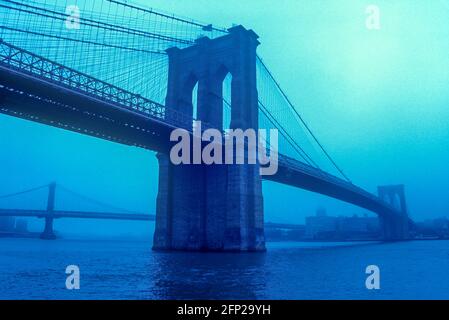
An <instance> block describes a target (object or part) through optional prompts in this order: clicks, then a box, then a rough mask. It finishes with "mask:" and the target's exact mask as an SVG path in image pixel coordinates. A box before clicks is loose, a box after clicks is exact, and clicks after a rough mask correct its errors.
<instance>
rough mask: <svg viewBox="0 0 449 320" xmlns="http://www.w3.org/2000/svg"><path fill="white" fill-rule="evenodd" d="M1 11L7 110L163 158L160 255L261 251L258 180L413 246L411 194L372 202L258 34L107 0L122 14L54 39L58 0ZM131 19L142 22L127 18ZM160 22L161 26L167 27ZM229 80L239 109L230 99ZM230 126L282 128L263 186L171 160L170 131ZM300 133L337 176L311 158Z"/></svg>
mask: <svg viewBox="0 0 449 320" xmlns="http://www.w3.org/2000/svg"><path fill="white" fill-rule="evenodd" d="M99 1H100V2H101V1H104V0H99ZM0 2H8V5H3V6H1V11H0V15H4V16H5V17H9V19H8V20H5V21H7V22H6V23H5V25H4V26H2V27H1V28H0V32H1V33H0V36H1V40H0V112H1V113H3V114H6V115H9V116H13V117H18V118H22V119H26V120H30V121H34V122H39V123H42V124H45V125H49V126H53V127H58V128H62V129H64V130H70V131H74V132H77V133H80V134H84V135H89V136H93V137H96V138H100V139H105V140H110V141H113V142H116V143H120V144H125V145H129V146H135V147H140V148H145V149H148V150H153V151H156V152H157V153H158V155H157V157H158V160H159V192H158V197H157V210H156V211H157V212H156V231H155V235H154V248H155V249H164V250H166V249H174V250H224V251H228V250H229V251H236V250H237V251H258V250H264V249H265V238H264V215H263V213H264V210H263V207H264V206H263V194H262V187H261V185H262V179H266V180H270V181H273V182H276V183H281V184H285V185H290V186H293V187H298V188H301V189H304V190H308V191H312V192H316V193H320V194H323V195H326V196H330V197H333V198H335V199H338V200H342V201H345V202H348V203H351V204H354V205H356V206H359V207H362V208H364V209H367V210H370V211H372V212H375V213H376V214H378V215H379V217H380V218H381V222H382V227H383V233H384V238H385V239H386V240H403V239H406V238H407V237H408V216H407V208H406V203H405V195H404V190H403V187H402V186H386V187H380V188H379V189H378V195H374V194H372V193H370V192H368V191H366V190H364V189H363V188H360V187H358V186H357V185H355V184H353V183H352V182H351V181H350V180H349V179H348V177H347V176H346V175H345V174H344V172H343V171H342V170H341V168H340V167H339V166H337V164H336V162H335V161H334V159H332V158H331V157H330V155H329V153H328V152H326V150H325V149H324V147H323V145H322V144H321V143H320V142H319V141H318V139H317V138H316V135H315V134H314V133H313V132H312V131H311V130H310V127H309V126H308V125H307V124H306V123H305V121H304V119H303V118H302V117H301V115H300V114H299V113H298V110H297V108H295V106H293V104H292V103H291V101H290V100H289V99H288V97H287V95H286V94H285V92H284V91H283V90H282V89H281V87H280V86H279V84H278V82H277V81H276V80H275V78H274V76H273V74H272V73H271V72H270V71H269V70H268V68H267V67H266V65H265V64H264V62H263V61H262V60H261V59H260V57H259V56H258V55H257V47H258V46H259V45H260V42H259V37H258V35H257V34H256V33H255V32H254V31H252V30H249V29H246V28H244V27H243V26H235V27H232V28H230V29H222V28H215V27H213V26H211V25H207V24H200V23H196V22H192V21H189V20H185V19H181V18H176V17H174V16H167V15H164V14H161V13H158V12H156V11H154V10H149V9H147V8H144V7H138V6H133V5H130V4H128V3H126V2H122V1H104V2H105V3H104V4H105V5H106V6H111V7H114V8H119V9H120V10H122V11H123V12H124V13H123V16H117V14H114V15H111V16H107V15H106V14H104V12H103V13H101V14H100V13H98V12H96V11H95V10H96V9H95V7H93V8H92V12H90V13H89V14H88V15H87V16H85V17H81V19H80V21H79V24H80V28H81V30H84V31H83V32H82V33H76V32H70V31H68V30H65V29H64V27H63V25H61V28H60V29H57V30H59V31H57V32H56V33H55V32H52V33H51V34H50V33H49V31H48V24H49V23H51V24H52V25H54V24H57V25H60V24H63V22H64V21H65V19H64V18H65V13H64V11H63V9H64V8H63V7H61V8H59V7H58V6H57V4H58V1H55V2H56V5H55V6H54V7H53V6H52V7H51V9H50V7H49V6H48V5H47V2H42V3H41V4H40V5H39V4H33V5H30V4H27V3H26V1H15V2H11V1H0ZM37 2H38V3H39V1H37ZM94 2H95V1H94ZM97 2H98V1H97ZM109 12H114V11H109ZM115 12H117V11H115ZM120 12H121V11H120ZM128 15H129V16H133V15H135V19H128V20H127V19H125V17H127V16H128ZM133 17H134V16H133ZM61 19H62V20H63V21H62V22H61ZM2 21H3V19H2ZM30 21H31V22H30ZM154 21H164V22H165V27H164V28H163V29H160V28H161V27H158V24H155V23H154ZM149 28H151V30H150V29H149ZM180 30H182V31H180ZM185 30H189V31H188V32H186V31H185ZM53 31H54V30H53ZM25 39H27V41H25ZM98 39H102V40H98ZM160 65H162V67H161V66H160ZM229 76H231V77H232V80H231V90H230V91H231V92H230V97H231V99H230V100H231V101H228V100H227V99H226V98H225V97H224V94H223V92H224V90H223V86H224V82H225V80H226V79H227V78H228V77H229ZM142 79H144V80H145V81H141V80H142ZM160 83H162V85H161V84H160ZM267 88H268V89H267ZM195 92H196V95H197V96H196V100H197V101H196V103H194V101H193V100H192V96H193V95H194V93H195ZM161 96H163V98H160V97H161ZM226 117H228V118H229V119H228V120H229V121H228V126H229V128H233V129H237V128H240V129H244V130H245V129H249V128H251V129H258V128H260V127H266V128H275V129H277V130H279V132H280V135H281V143H280V145H279V152H280V155H279V170H278V172H277V173H276V174H275V175H272V176H263V177H261V176H260V174H259V165H257V164H256V165H250V164H245V165H209V166H208V165H193V166H189V165H173V164H172V163H171V162H170V159H169V157H168V152H169V150H170V147H171V146H172V143H171V142H170V138H169V137H170V133H171V132H172V130H173V129H176V128H184V129H187V130H189V131H190V132H191V131H192V122H193V120H194V119H196V120H201V121H202V122H203V123H205V124H207V127H209V128H216V129H219V130H221V131H222V130H224V129H225V121H224V120H225V118H226ZM303 135H307V137H308V138H310V140H312V141H313V143H314V144H315V147H316V148H317V149H318V150H319V151H320V152H321V156H322V157H323V158H324V160H325V161H327V164H328V165H329V164H330V166H331V167H332V170H334V171H335V174H334V173H331V172H330V170H325V169H323V168H322V166H321V165H320V164H318V162H319V161H318V160H317V159H316V158H314V157H312V156H311V155H310V153H309V152H307V150H306V143H305V142H304V143H303V142H302V141H303V140H302V138H301V137H302V136H303ZM354 152H356V151H354ZM324 160H321V161H324ZM289 201H293V200H291V199H289ZM298 205H300V204H298ZM72 214H73V213H72Z"/></svg>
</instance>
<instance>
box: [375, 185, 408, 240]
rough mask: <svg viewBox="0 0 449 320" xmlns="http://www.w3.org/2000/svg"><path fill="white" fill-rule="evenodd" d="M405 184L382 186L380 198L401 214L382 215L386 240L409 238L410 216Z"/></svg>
mask: <svg viewBox="0 0 449 320" xmlns="http://www.w3.org/2000/svg"><path fill="white" fill-rule="evenodd" d="M404 189H405V188H404V185H393V186H380V187H378V188H377V190H378V195H379V198H381V199H382V200H384V201H385V202H387V203H388V204H390V205H391V206H393V207H394V208H395V209H396V210H398V211H399V212H400V215H399V216H391V215H389V216H388V217H387V216H380V217H379V219H380V222H381V223H380V226H381V231H382V234H383V238H384V240H387V241H397V240H406V239H408V238H409V230H408V229H409V217H408V213H407V204H406V200H405V190H404Z"/></svg>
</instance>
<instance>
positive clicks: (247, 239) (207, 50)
mask: <svg viewBox="0 0 449 320" xmlns="http://www.w3.org/2000/svg"><path fill="white" fill-rule="evenodd" d="M257 39H258V36H257V35H256V34H255V33H254V32H253V31H252V30H247V29H245V28H244V27H242V26H236V27H233V28H231V29H229V33H228V34H227V35H225V36H222V37H220V38H216V39H209V38H207V37H203V38H199V39H198V40H196V42H195V44H194V45H193V46H190V47H187V48H185V49H179V48H170V49H168V50H167V53H168V57H169V74H168V89H167V98H166V105H167V106H170V107H171V108H174V109H176V110H179V111H180V112H182V113H184V114H187V115H192V119H193V118H197V120H201V121H203V122H207V123H208V124H209V125H212V127H213V128H216V129H220V130H222V129H223V125H222V123H223V99H222V91H223V90H222V88H223V81H224V79H225V77H226V76H227V74H228V73H230V74H231V75H232V84H231V91H232V92H231V101H232V102H231V124H230V128H231V129H242V130H246V129H255V130H257V129H258V94H257V85H256V82H257V81H256V59H257V55H256V49H257V46H258V45H259V42H258V40H257ZM196 84H198V98H197V101H198V102H197V111H196V112H197V114H196V115H194V114H193V113H194V112H193V110H194V108H193V105H192V92H193V89H194V87H195V85H196ZM188 129H192V128H191V127H190V128H188ZM158 160H159V192H158V197H157V210H156V230H155V234H154V245H153V249H155V250H196V251H199V250H204V251H263V250H265V239H264V229H263V228H264V221H263V199H262V183H261V177H260V174H259V165H257V164H256V165H252V164H251V165H250V164H244V165H241V164H239V165H215V164H214V165H204V164H197V165H185V164H181V165H173V164H172V163H171V162H170V158H169V156H168V155H167V154H162V153H159V154H158Z"/></svg>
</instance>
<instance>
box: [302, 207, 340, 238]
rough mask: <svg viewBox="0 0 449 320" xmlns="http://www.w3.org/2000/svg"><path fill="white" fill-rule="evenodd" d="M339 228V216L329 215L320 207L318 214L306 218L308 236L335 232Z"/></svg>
mask: <svg viewBox="0 0 449 320" xmlns="http://www.w3.org/2000/svg"><path fill="white" fill-rule="evenodd" d="M336 230H337V218H336V217H328V216H327V214H326V210H325V209H318V210H317V212H316V216H314V217H307V218H306V232H305V235H306V238H310V239H314V238H316V237H317V236H320V235H321V236H325V234H328V233H331V232H335V231H336Z"/></svg>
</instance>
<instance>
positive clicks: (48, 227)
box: [41, 182, 56, 240]
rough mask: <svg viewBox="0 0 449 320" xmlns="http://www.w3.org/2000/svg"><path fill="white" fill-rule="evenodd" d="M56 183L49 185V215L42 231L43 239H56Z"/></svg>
mask: <svg viewBox="0 0 449 320" xmlns="http://www.w3.org/2000/svg"><path fill="white" fill-rule="evenodd" d="M55 195H56V183H54V182H53V183H51V184H50V185H49V186H48V200H47V215H46V216H45V228H44V232H42V233H41V239H44V240H54V239H56V236H55V234H54V232H53V217H52V215H53V211H54V209H55Z"/></svg>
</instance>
